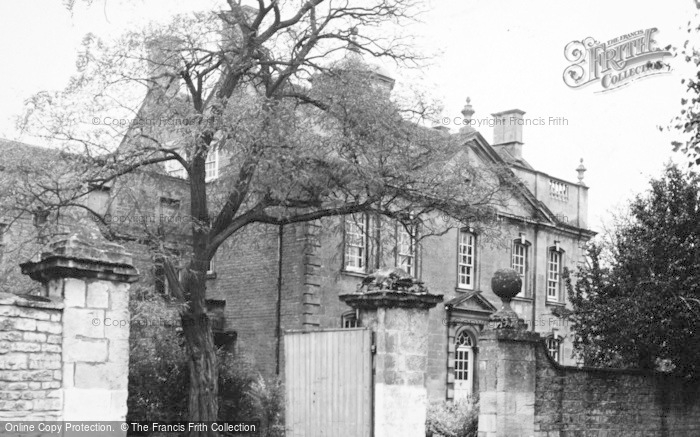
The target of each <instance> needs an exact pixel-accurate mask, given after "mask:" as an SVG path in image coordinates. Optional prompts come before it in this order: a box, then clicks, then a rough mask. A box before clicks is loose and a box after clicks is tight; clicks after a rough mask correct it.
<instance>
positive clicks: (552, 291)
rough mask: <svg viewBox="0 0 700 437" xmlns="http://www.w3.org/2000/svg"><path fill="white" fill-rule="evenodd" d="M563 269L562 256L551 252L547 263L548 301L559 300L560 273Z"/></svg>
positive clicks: (553, 251)
mask: <svg viewBox="0 0 700 437" xmlns="http://www.w3.org/2000/svg"><path fill="white" fill-rule="evenodd" d="M560 268H561V254H560V253H559V252H557V251H555V250H550V251H549V260H548V263H547V299H548V300H558V298H559V276H560V275H559V271H560Z"/></svg>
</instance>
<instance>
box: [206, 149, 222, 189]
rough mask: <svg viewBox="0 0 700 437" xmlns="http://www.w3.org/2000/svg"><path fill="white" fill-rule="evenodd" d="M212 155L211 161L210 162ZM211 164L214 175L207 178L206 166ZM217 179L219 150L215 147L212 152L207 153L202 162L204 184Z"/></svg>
mask: <svg viewBox="0 0 700 437" xmlns="http://www.w3.org/2000/svg"><path fill="white" fill-rule="evenodd" d="M212 154H213V159H212V160H210V157H212ZM212 163H213V164H214V166H213V167H214V171H213V173H214V174H213V175H210V176H207V165H208V164H212ZM217 179H219V149H218V148H217V147H215V148H214V150H211V151H209V153H207V159H206V160H205V161H204V182H212V181H215V180H217Z"/></svg>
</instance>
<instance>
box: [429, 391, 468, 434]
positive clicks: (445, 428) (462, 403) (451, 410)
mask: <svg viewBox="0 0 700 437" xmlns="http://www.w3.org/2000/svg"><path fill="white" fill-rule="evenodd" d="M478 428H479V404H478V403H477V402H476V400H475V399H474V398H470V399H464V400H459V401H456V402H451V401H433V402H431V403H430V405H429V406H428V415H427V419H426V421H425V435H426V436H428V437H476V436H477V431H478Z"/></svg>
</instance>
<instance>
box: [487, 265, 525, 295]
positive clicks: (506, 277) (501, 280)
mask: <svg viewBox="0 0 700 437" xmlns="http://www.w3.org/2000/svg"><path fill="white" fill-rule="evenodd" d="M522 287H523V280H522V279H520V275H519V274H518V272H516V271H515V270H513V269H499V270H496V273H494V274H493V278H491V289H492V290H493V292H494V293H495V294H496V296H498V297H500V298H501V299H503V300H505V301H509V300H511V299H512V298H514V297H515V295H517V294H518V293H520V290H521V289H522Z"/></svg>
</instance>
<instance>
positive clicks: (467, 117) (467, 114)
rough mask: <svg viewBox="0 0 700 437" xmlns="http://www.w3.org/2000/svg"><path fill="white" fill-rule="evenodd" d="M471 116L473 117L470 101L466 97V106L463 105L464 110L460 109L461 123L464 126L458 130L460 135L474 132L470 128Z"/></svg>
mask: <svg viewBox="0 0 700 437" xmlns="http://www.w3.org/2000/svg"><path fill="white" fill-rule="evenodd" d="M472 115H474V108H473V107H472V99H471V98H470V97H467V104H466V105H464V108H462V119H463V121H462V123H464V126H462V127H461V128H460V129H459V131H460V132H461V133H470V132H474V131H475V129H474V127H472Z"/></svg>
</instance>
